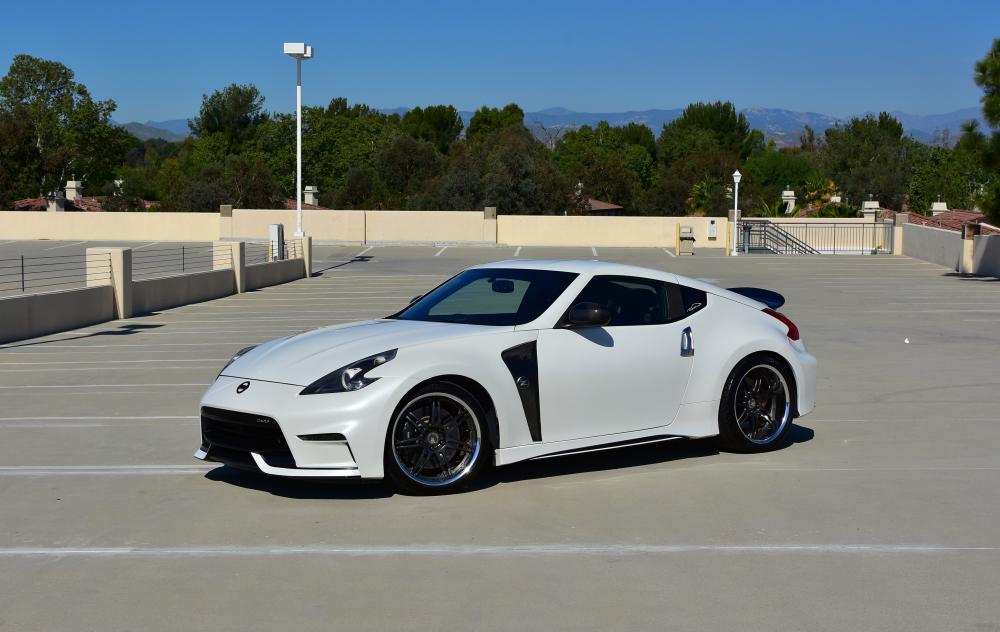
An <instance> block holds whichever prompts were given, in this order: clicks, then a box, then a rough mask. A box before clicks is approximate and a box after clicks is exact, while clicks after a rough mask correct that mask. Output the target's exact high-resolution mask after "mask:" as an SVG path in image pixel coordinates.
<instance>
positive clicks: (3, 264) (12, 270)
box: [0, 253, 111, 296]
mask: <svg viewBox="0 0 1000 632" xmlns="http://www.w3.org/2000/svg"><path fill="white" fill-rule="evenodd" d="M110 281H111V255H110V254H108V253H100V254H91V255H87V254H75V255H52V256H39V257H32V256H24V255H21V256H19V257H8V258H5V259H0V295H5V296H9V295H13V294H25V293H33V292H49V291H52V290H68V289H74V288H79V287H86V286H88V285H95V284H103V283H105V282H110Z"/></svg>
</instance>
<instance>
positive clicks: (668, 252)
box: [663, 248, 677, 257]
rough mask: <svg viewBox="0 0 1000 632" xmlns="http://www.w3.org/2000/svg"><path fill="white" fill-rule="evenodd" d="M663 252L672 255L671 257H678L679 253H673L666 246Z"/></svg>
mask: <svg viewBox="0 0 1000 632" xmlns="http://www.w3.org/2000/svg"><path fill="white" fill-rule="evenodd" d="M663 252H665V253H667V254H668V255H670V256H671V257H676V256H677V255H675V254H674V253H672V252H670V251H669V250H667V249H666V248H664V249H663Z"/></svg>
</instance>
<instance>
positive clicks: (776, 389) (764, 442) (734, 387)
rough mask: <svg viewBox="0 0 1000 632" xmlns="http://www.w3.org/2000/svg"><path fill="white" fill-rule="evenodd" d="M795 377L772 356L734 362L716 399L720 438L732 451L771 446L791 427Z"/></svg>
mask: <svg viewBox="0 0 1000 632" xmlns="http://www.w3.org/2000/svg"><path fill="white" fill-rule="evenodd" d="M794 385H795V381H794V380H793V379H792V377H791V375H790V374H789V371H788V369H787V368H786V367H785V365H784V364H783V363H781V362H779V361H778V360H777V359H775V358H773V357H771V356H750V357H748V358H744V359H743V360H742V361H740V363H739V364H737V365H736V368H735V369H733V372H732V373H730V375H729V379H727V380H726V385H725V387H724V388H723V390H722V400H721V401H720V402H719V440H720V442H721V443H722V445H723V447H725V448H726V449H728V450H732V451H734V452H764V451H767V450H773V449H774V448H775V447H777V446H778V445H780V444H781V442H782V440H783V439H784V438H785V437H786V436H787V435H788V433H789V431H791V429H792V403H793V401H794V397H795V386H794Z"/></svg>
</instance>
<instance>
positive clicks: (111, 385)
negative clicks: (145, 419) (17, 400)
mask: <svg viewBox="0 0 1000 632" xmlns="http://www.w3.org/2000/svg"><path fill="white" fill-rule="evenodd" d="M211 385H212V384H211V383H210V382H203V383H198V384H22V385H21V386H0V389H4V390H17V389H22V388H131V387H133V386H134V387H149V386H156V387H169V386H175V387H182V388H187V387H194V386H197V387H199V388H205V387H207V386H211Z"/></svg>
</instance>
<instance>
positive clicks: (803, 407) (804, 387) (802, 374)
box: [793, 346, 816, 417]
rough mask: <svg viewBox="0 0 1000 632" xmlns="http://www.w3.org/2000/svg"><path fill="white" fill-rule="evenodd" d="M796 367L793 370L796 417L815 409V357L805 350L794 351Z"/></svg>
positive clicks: (803, 348) (797, 349)
mask: <svg viewBox="0 0 1000 632" xmlns="http://www.w3.org/2000/svg"><path fill="white" fill-rule="evenodd" d="M795 359H796V360H797V363H796V364H797V366H794V367H793V368H794V370H795V373H796V375H795V386H796V389H795V390H796V394H797V395H798V397H797V398H796V399H797V401H796V402H795V404H796V413H797V416H798V417H801V416H802V415H807V414H809V413H811V412H812V411H813V409H814V408H816V357H815V356H813V355H812V354H811V353H809V352H808V351H806V350H805V347H804V346H803V347H802V348H801V349H799V348H796V349H795Z"/></svg>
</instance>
